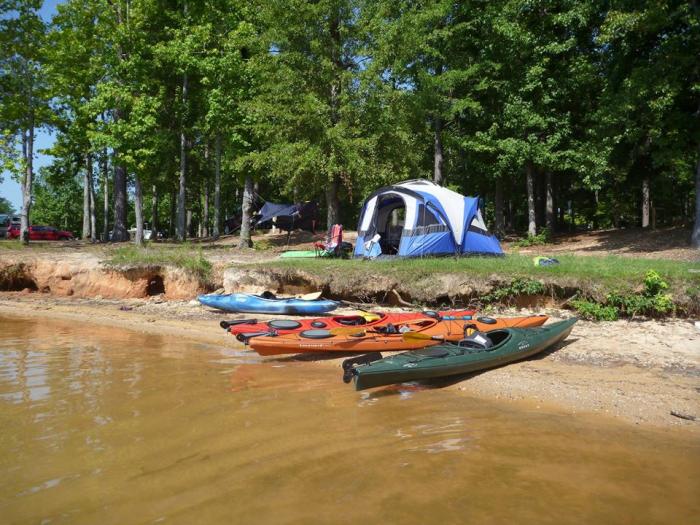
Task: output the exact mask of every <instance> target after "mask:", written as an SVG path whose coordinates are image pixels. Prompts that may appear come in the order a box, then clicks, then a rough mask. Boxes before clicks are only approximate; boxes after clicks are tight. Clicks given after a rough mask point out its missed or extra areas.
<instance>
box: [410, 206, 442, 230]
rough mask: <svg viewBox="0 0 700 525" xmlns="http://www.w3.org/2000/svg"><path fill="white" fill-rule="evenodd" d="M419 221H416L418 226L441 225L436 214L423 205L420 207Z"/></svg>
mask: <svg viewBox="0 0 700 525" xmlns="http://www.w3.org/2000/svg"><path fill="white" fill-rule="evenodd" d="M417 214H418V219H417V220H416V226H418V227H420V226H433V225H437V224H440V221H439V220H438V218H437V217H436V216H435V214H434V213H433V212H432V211H430V210H429V209H428V208H426V207H425V206H424V205H423V204H419V205H418V212H417Z"/></svg>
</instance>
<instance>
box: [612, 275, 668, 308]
mask: <svg viewBox="0 0 700 525" xmlns="http://www.w3.org/2000/svg"><path fill="white" fill-rule="evenodd" d="M667 289H668V283H667V282H666V281H664V280H663V279H662V278H661V276H660V275H659V274H658V273H657V272H656V271H654V270H649V271H648V272H647V273H646V275H645V276H644V290H643V291H642V293H641V294H638V293H618V292H612V293H610V294H608V296H607V302H608V304H610V305H612V306H615V307H617V308H618V309H619V310H620V311H621V312H623V313H625V314H626V315H631V316H634V315H664V314H668V313H671V312H673V311H674V310H675V304H674V303H673V297H672V296H671V295H670V294H667V293H663V292H664V290H667Z"/></svg>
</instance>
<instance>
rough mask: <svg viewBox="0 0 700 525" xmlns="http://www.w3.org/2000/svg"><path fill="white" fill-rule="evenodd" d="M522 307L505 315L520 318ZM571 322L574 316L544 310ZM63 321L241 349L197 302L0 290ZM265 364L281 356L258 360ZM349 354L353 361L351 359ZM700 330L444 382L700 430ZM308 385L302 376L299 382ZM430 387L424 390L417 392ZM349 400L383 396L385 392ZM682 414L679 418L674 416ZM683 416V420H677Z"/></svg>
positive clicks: (674, 327)
mask: <svg viewBox="0 0 700 525" xmlns="http://www.w3.org/2000/svg"><path fill="white" fill-rule="evenodd" d="M522 313H525V311H524V310H518V311H514V310H510V311H503V312H499V315H509V314H510V315H515V314H522ZM538 313H548V314H549V315H550V316H552V317H554V318H556V317H565V316H568V315H570V314H569V312H563V311H560V310H544V309H540V310H538ZM2 316H19V317H34V318H47V317H51V318H56V319H62V320H69V321H75V322H80V323H85V322H90V323H100V324H104V325H109V326H116V327H122V328H128V329H132V330H138V331H144V332H149V333H159V334H166V335H171V336H173V337H177V338H189V339H192V340H193V341H207V342H213V343H216V344H221V345H226V346H230V347H237V348H240V345H239V344H238V343H237V342H236V341H235V340H234V338H232V337H231V336H229V335H227V334H226V333H225V332H224V331H223V330H221V329H220V328H219V326H218V324H219V321H220V320H222V319H225V318H231V317H235V316H232V315H231V314H225V313H221V312H216V311H214V310H210V309H207V308H204V307H202V306H200V305H198V304H197V303H196V302H194V301H178V300H171V301H165V300H164V299H163V296H155V297H151V298H149V299H122V300H116V299H113V300H107V299H101V300H100V299H94V298H93V299H82V298H79V297H78V296H77V295H73V296H70V297H56V296H51V295H48V294H40V293H30V294H27V293H9V292H5V293H0V317H2ZM251 357H252V358H254V359H259V360H260V361H261V362H267V361H275V360H276V359H279V358H267V359H263V358H257V357H256V354H254V353H252V354H251ZM344 357H347V356H344ZM344 357H341V358H337V359H328V358H327V356H321V355H316V356H314V355H306V356H302V357H294V356H292V357H286V358H281V359H303V360H304V361H307V366H309V367H322V368H327V369H328V373H330V374H335V375H337V377H338V381H340V377H341V364H342V360H343V358H344ZM699 379H700V331H698V330H697V329H696V328H695V327H694V325H693V324H692V323H691V322H688V321H685V320H678V319H674V320H669V321H665V322H660V321H644V322H634V321H616V322H609V323H589V322H584V321H581V322H579V323H578V324H577V325H576V327H575V329H574V331H573V333H572V335H571V336H570V337H569V339H568V340H567V341H566V342H565V343H564V344H562V345H561V346H560V347H559V348H557V349H555V350H554V351H552V352H549V353H546V354H543V355H541V356H538V357H535V358H533V359H529V360H527V361H523V362H520V363H515V364H512V365H509V366H506V367H503V368H499V369H495V370H490V371H487V372H482V373H480V374H476V375H473V376H471V377H468V378H462V379H461V380H459V381H457V382H446V383H443V384H440V385H438V386H439V387H442V388H449V389H454V390H457V391H460V392H464V394H465V395H470V396H483V397H485V398H499V399H502V400H507V401H508V402H512V403H524V404H526V405H527V406H532V404H533V403H534V404H535V405H536V406H540V407H541V408H542V409H545V408H551V409H554V410H560V411H561V410H563V411H566V412H568V413H570V414H576V413H582V412H586V413H596V414H602V415H606V416H611V417H614V418H616V419H621V420H625V421H628V422H631V423H634V424H638V425H650V426H661V427H680V428H683V429H685V430H687V431H690V432H697V433H698V434H700V421H698V420H696V421H692V420H690V419H683V417H687V418H691V419H692V418H698V419H700V381H699ZM299 380H300V381H303V380H304V378H303V375H300V377H299ZM415 388H418V389H419V388H423V387H415ZM348 390H349V395H358V396H367V395H369V396H376V395H386V394H388V393H390V391H391V389H388V392H387V391H386V390H385V391H384V394H382V391H379V392H370V393H369V394H368V393H362V394H360V393H358V394H355V393H351V392H352V391H351V387H350V386H348ZM673 414H676V415H673ZM679 416H680V417H679Z"/></svg>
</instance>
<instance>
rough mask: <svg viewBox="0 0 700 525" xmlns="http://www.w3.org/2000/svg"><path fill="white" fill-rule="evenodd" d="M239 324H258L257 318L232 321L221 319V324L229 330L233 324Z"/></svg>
mask: <svg viewBox="0 0 700 525" xmlns="http://www.w3.org/2000/svg"><path fill="white" fill-rule="evenodd" d="M239 324H258V320H257V319H233V320H231V321H221V322H220V323H219V326H220V327H221V328H223V329H224V330H228V329H229V328H231V327H232V326H236V325H239Z"/></svg>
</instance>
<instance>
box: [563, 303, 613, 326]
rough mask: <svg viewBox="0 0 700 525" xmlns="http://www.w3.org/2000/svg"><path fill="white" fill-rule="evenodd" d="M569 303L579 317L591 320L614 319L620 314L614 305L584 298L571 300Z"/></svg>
mask: <svg viewBox="0 0 700 525" xmlns="http://www.w3.org/2000/svg"><path fill="white" fill-rule="evenodd" d="M571 305H572V306H573V307H574V308H575V309H576V311H577V312H578V313H579V315H580V316H581V317H583V318H584V319H591V320H593V321H616V320H617V318H618V316H619V314H620V311H619V310H618V309H617V307H615V306H604V305H602V304H600V303H594V302H592V301H586V300H584V299H576V300H574V301H571Z"/></svg>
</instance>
